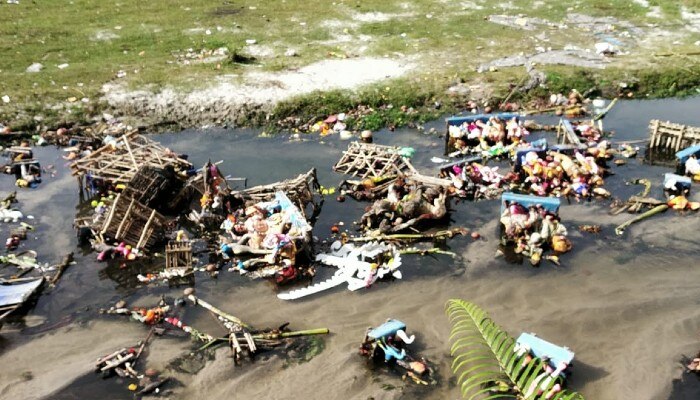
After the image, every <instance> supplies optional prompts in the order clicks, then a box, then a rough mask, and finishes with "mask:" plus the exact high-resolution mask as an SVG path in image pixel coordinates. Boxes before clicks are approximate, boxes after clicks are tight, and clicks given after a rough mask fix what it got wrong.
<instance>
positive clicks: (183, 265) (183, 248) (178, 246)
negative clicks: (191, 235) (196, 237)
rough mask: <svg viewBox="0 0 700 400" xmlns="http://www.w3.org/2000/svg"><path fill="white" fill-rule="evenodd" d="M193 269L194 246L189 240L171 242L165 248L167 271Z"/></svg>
mask: <svg viewBox="0 0 700 400" xmlns="http://www.w3.org/2000/svg"><path fill="white" fill-rule="evenodd" d="M191 268H192V244H191V243H190V241H189V240H180V241H177V240H171V241H169V242H168V244H167V245H166V246H165V269H166V270H172V269H184V270H188V269H191Z"/></svg>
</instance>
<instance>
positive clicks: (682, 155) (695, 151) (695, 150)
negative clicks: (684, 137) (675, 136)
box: [676, 144, 700, 164]
mask: <svg viewBox="0 0 700 400" xmlns="http://www.w3.org/2000/svg"><path fill="white" fill-rule="evenodd" d="M692 155H695V156H696V157H698V158H700V144H699V145H696V146H690V147H688V148H687V149H684V150H681V151H679V152H678V153H676V159H677V160H678V162H680V163H683V164H685V162H686V161H688V157H690V156H692Z"/></svg>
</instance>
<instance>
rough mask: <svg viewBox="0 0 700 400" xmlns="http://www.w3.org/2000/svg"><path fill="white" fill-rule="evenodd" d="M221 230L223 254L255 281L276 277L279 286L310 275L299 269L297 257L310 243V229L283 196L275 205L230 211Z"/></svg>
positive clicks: (272, 202) (221, 251) (234, 266)
mask: <svg viewBox="0 0 700 400" xmlns="http://www.w3.org/2000/svg"><path fill="white" fill-rule="evenodd" d="M231 211H232V212H231V213H229V214H228V216H227V217H226V220H224V222H223V223H222V224H221V229H223V230H224V232H225V233H226V236H225V237H221V238H220V239H219V247H220V253H221V255H222V257H223V259H224V261H225V262H231V265H232V267H231V269H232V270H236V271H238V272H239V273H241V274H249V273H251V272H254V273H253V274H252V275H255V277H270V276H274V277H275V280H276V282H277V283H286V282H288V281H291V280H294V279H296V278H297V276H298V275H299V274H309V271H308V268H304V269H302V268H299V269H298V267H297V253H298V251H299V249H304V248H305V247H306V246H307V245H308V243H309V241H310V232H311V229H312V227H311V225H310V224H309V223H308V222H307V221H306V219H305V218H304V216H303V215H302V213H301V212H300V211H299V209H298V208H297V207H296V206H295V205H294V204H293V203H292V202H291V201H290V200H289V198H288V197H287V196H286V195H285V194H284V193H283V192H281V191H280V192H277V193H275V198H274V199H273V200H272V201H265V202H258V203H255V204H253V205H249V206H247V207H245V208H243V207H241V208H239V209H237V210H231Z"/></svg>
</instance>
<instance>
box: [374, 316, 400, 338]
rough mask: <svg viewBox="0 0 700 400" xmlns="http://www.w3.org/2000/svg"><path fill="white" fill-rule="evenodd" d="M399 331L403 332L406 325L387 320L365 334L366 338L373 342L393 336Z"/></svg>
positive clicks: (396, 320)
mask: <svg viewBox="0 0 700 400" xmlns="http://www.w3.org/2000/svg"><path fill="white" fill-rule="evenodd" d="M399 329H400V330H404V331H405V330H406V324H404V323H403V322H401V321H399V320H398V319H389V320H388V321H386V322H385V323H383V324H381V325H379V326H378V327H376V328H374V329H372V330H371V331H369V333H367V336H369V337H370V338H372V339H374V340H377V339H381V338H383V337H387V336H393V335H395V334H396V331H398V330H399Z"/></svg>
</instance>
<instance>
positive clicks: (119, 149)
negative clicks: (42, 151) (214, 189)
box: [70, 131, 192, 190]
mask: <svg viewBox="0 0 700 400" xmlns="http://www.w3.org/2000/svg"><path fill="white" fill-rule="evenodd" d="M143 166H151V167H156V168H162V169H164V168H165V167H167V166H173V167H176V169H178V168H179V169H185V170H186V169H190V168H191V167H192V164H190V163H189V162H188V161H186V160H184V159H182V158H179V157H178V156H177V155H176V154H174V153H173V152H171V151H170V150H168V149H166V148H165V147H163V146H162V145H160V144H159V143H157V142H155V141H153V140H151V139H149V138H147V137H146V136H144V135H140V134H138V131H132V132H129V133H126V134H124V135H122V136H120V137H119V138H117V139H115V140H114V141H112V142H109V143H107V144H105V145H104V146H102V147H100V148H99V149H97V150H95V151H93V152H92V153H90V154H89V155H87V156H85V157H83V158H80V159H78V160H76V161H74V162H73V163H72V164H71V165H70V168H71V173H72V175H73V176H76V177H77V178H78V183H79V184H80V187H81V189H86V190H89V183H88V180H87V179H86V178H91V179H103V180H105V181H109V182H111V183H113V184H115V185H116V184H120V183H122V184H126V183H128V182H129V181H130V180H131V179H132V178H134V176H136V173H137V172H138V170H139V169H140V168H141V167H143Z"/></svg>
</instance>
